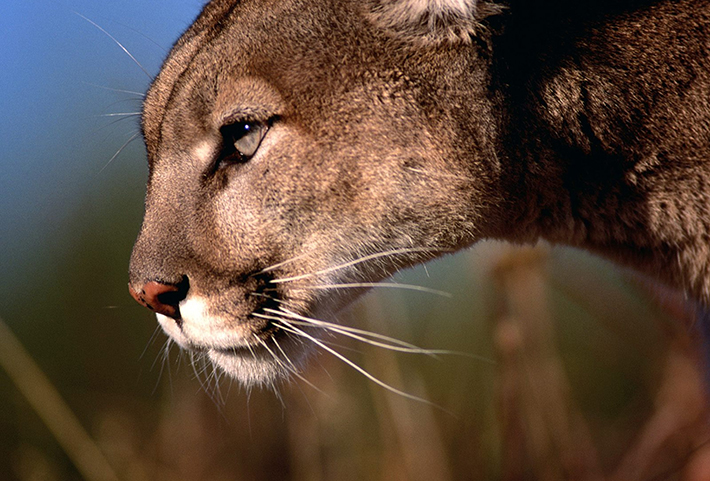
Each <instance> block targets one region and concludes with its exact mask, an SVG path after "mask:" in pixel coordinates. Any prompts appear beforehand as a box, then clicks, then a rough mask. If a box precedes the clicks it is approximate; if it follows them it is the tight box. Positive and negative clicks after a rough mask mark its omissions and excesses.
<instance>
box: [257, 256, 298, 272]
mask: <svg viewBox="0 0 710 481" xmlns="http://www.w3.org/2000/svg"><path fill="white" fill-rule="evenodd" d="M309 255H310V254H301V255H298V256H296V257H292V258H291V259H287V260H285V261H282V262H279V263H278V264H274V265H272V266H269V267H266V268H264V269H262V270H260V271H259V272H257V273H256V274H254V275H256V276H258V275H260V274H266V273H267V272H271V271H273V270H275V269H278V268H279V267H283V266H285V265H288V264H290V263H292V262H296V261H298V260H301V259H303V258H304V257H308V256H309Z"/></svg>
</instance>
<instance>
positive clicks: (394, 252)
mask: <svg viewBox="0 0 710 481" xmlns="http://www.w3.org/2000/svg"><path fill="white" fill-rule="evenodd" d="M415 252H442V249H435V248H431V247H408V248H401V249H392V250H388V251H384V252H377V253H375V254H370V255H367V256H364V257H360V258H358V259H355V260H352V261H348V262H345V263H343V264H338V265H336V266H332V267H328V268H327V269H322V270H319V271H316V272H312V273H310V274H301V275H298V276H293V277H284V278H282V279H272V280H271V282H272V283H274V284H279V283H282V282H292V281H297V280H301V279H308V278H309V277H315V276H319V275H321V274H327V273H329V272H334V271H337V270H341V269H346V268H348V267H351V266H354V265H357V264H361V263H363V262H367V261H371V260H374V259H380V258H382V257H390V256H396V255H400V254H411V253H415Z"/></svg>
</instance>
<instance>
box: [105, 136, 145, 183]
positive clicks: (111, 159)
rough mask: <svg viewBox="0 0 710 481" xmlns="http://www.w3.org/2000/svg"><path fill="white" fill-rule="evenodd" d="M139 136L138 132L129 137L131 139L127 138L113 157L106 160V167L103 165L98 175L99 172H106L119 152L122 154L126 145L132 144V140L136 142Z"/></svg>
mask: <svg viewBox="0 0 710 481" xmlns="http://www.w3.org/2000/svg"><path fill="white" fill-rule="evenodd" d="M139 135H140V132H136V133H135V134H133V135H131V138H129V139H128V140H127V141H126V142H125V143H124V144H123V145H122V146H121V147H120V148H119V149H118V150H117V151H116V153H115V154H113V157H111V158H110V159H109V160H108V162H106V165H104V166H103V167H102V168H101V170H99V174H100V173H101V172H103V171H104V170H106V167H108V166H109V164H111V162H113V160H114V159H115V158H116V157H118V155H119V154H120V153H121V152H123V149H125V148H126V147H128V144H130V143H131V142H133V141H134V140H136V138H137V137H138V136H139Z"/></svg>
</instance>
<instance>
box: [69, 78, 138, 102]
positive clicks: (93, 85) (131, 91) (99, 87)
mask: <svg viewBox="0 0 710 481" xmlns="http://www.w3.org/2000/svg"><path fill="white" fill-rule="evenodd" d="M82 83H83V84H85V85H90V86H91V87H96V88H97V89H104V90H110V91H111V92H120V93H124V94H132V95H137V96H138V97H139V98H138V99H135V100H139V99H140V100H142V99H145V94H144V93H142V92H136V91H135V90H125V89H117V88H113V87H107V86H105V85H98V84H92V83H90V82H83V81H82Z"/></svg>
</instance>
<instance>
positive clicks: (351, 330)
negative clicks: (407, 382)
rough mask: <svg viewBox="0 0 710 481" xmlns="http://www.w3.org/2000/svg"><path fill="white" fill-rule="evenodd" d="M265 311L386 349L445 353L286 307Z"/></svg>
mask: <svg viewBox="0 0 710 481" xmlns="http://www.w3.org/2000/svg"><path fill="white" fill-rule="evenodd" d="M264 311H265V312H270V313H272V314H275V315H280V316H284V315H285V316H287V317H289V318H291V319H296V320H299V321H302V322H303V324H306V325H311V326H317V327H322V328H323V329H327V330H331V331H335V332H338V333H339V334H343V335H345V336H349V337H352V338H353V339H356V340H359V341H363V342H367V343H368V344H373V345H375V346H379V347H383V348H385V349H391V350H395V351H401V352H410V353H417V354H427V355H432V356H435V355H436V354H439V353H443V352H437V351H433V350H429V349H424V348H421V347H418V346H415V345H414V344H410V343H408V342H406V341H401V340H399V339H395V338H393V337H389V336H385V335H384V334H378V333H376V332H370V331H365V330H362V329H357V328H355V327H349V326H343V325H340V324H334V323H332V322H327V321H322V320H320V319H313V318H310V317H305V316H301V315H300V314H296V313H295V312H293V311H290V310H288V309H285V308H282V309H281V311H277V310H275V309H269V308H265V309H264ZM367 337H372V338H375V339H379V340H380V341H386V342H387V344H386V343H384V342H378V341H375V340H372V339H367Z"/></svg>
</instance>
